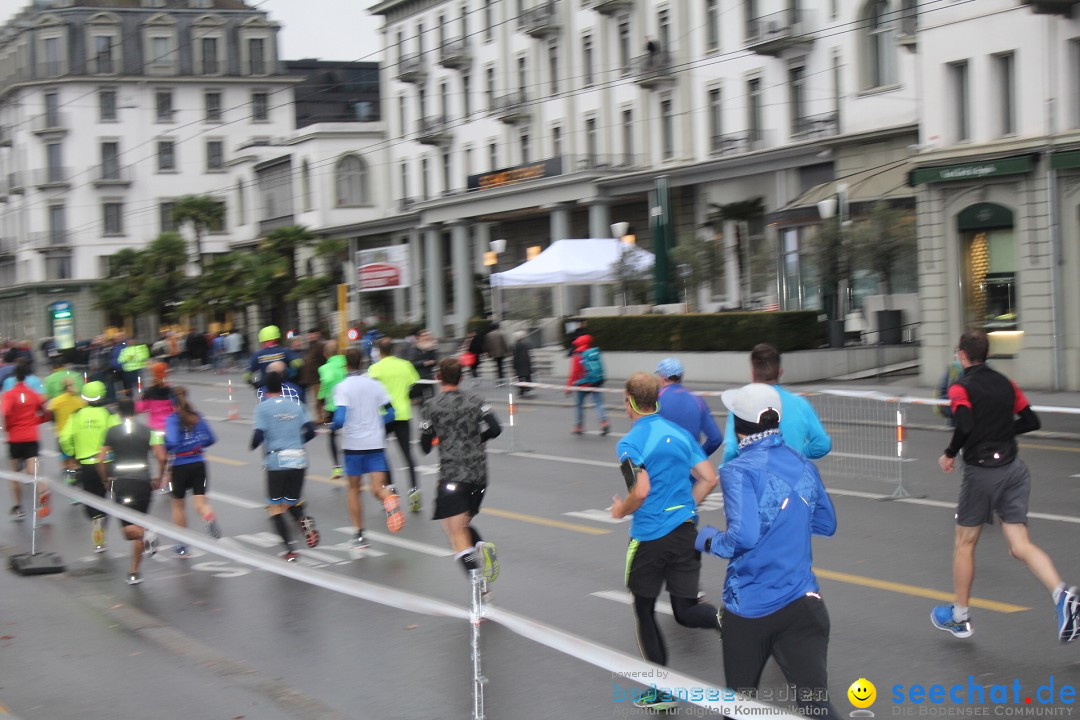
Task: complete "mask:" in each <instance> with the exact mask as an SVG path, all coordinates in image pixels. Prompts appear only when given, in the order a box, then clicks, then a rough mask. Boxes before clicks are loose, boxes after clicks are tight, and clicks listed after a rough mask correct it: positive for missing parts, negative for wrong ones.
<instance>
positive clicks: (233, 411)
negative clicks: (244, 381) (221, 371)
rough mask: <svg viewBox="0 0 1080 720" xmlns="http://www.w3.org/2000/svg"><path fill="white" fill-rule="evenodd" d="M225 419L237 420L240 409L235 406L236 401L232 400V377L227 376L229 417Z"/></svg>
mask: <svg viewBox="0 0 1080 720" xmlns="http://www.w3.org/2000/svg"><path fill="white" fill-rule="evenodd" d="M227 419H228V420H239V419H240V409H239V408H237V407H236V403H235V402H233V393H232V378H229V417H228V418H227Z"/></svg>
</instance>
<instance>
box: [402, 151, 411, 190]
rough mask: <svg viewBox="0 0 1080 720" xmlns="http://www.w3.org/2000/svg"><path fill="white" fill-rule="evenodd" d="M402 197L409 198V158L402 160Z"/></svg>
mask: <svg viewBox="0 0 1080 720" xmlns="http://www.w3.org/2000/svg"><path fill="white" fill-rule="evenodd" d="M401 198H402V199H403V200H408V199H411V198H409V163H408V161H407V160H402V161H401Z"/></svg>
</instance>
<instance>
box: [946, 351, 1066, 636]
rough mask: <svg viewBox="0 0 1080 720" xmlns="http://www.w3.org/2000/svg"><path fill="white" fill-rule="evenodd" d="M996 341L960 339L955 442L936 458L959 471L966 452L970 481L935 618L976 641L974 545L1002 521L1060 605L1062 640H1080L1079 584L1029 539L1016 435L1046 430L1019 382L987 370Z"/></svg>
mask: <svg viewBox="0 0 1080 720" xmlns="http://www.w3.org/2000/svg"><path fill="white" fill-rule="evenodd" d="M989 349H990V341H989V340H988V338H987V335H986V332H985V331H984V330H968V331H967V332H965V333H964V334H963V335H961V336H960V342H959V344H958V346H957V349H956V357H957V359H958V360H959V361H960V364H961V365H962V366H963V367H964V374H963V375H961V376H960V378H959V379H958V380H957V381H956V382H955V383H953V384H952V385H951V386H949V389H948V392H949V406H950V408H951V410H952V415H953V422H954V423H955V428H954V429H953V435H952V442H950V443H949V447H947V448H945V452H944V454H942V456H941V457H940V458H938V465H939V466H940V467H941V469H942V470H944V471H945V472H947V473H950V472H952V471H953V469H954V468H955V467H956V456H957V455H958V454H960V453H961V452H963V457H964V477H963V480H962V481H961V484H960V500H959V501H958V502H957V506H956V535H955V538H954V544H953V590H954V591H955V593H956V598H955V600H954V602H953V603H952V604H951V605H938V606H937V607H935V608H934V610H933V612H932V613H931V614H930V621H931V622H932V623H933V624H934V627H936V628H938V629H939V630H945V631H946V632H950V633H952V634H953V635H955V636H956V637H959V638H966V637H971V633H972V627H971V614H970V611H969V609H968V608H969V603H970V598H971V585H972V583H974V581H975V545H976V544H977V543H978V542H979V535H980V533H981V532H982V526H983V525H990V524H992V523H993V522H994V514H995V513H996V514H997V515H998V517H999V518H1001V534H1002V535H1004V536H1005V542H1006V543H1007V544H1008V546H1009V554H1010V555H1012V556H1013V557H1014V558H1016V559H1017V560H1020V561H1021V562H1022V563H1024V564H1025V565H1027V567H1028V570H1030V571H1031V572H1032V574H1033V575H1034V576H1035V577H1036V578H1038V579H1039V580H1040V581H1041V582H1042V584H1043V585H1044V586H1046V589H1047V590H1049V591H1050V597H1051V598H1052V599H1053V601H1054V606H1055V608H1056V610H1057V632H1058V639H1059V640H1061V642H1063V643H1069V642H1073V641H1074V640H1076V639H1077V638H1080V598H1078V596H1077V589H1076V587H1075V586H1072V587H1066V586H1065V583H1064V582H1062V580H1061V576H1060V575H1058V572H1057V569H1056V568H1055V567H1054V562H1053V561H1052V560H1051V559H1050V556H1049V555H1047V554H1046V552H1044V551H1043V550H1042V549H1041V548H1040V547H1039V546H1037V545H1036V544H1035V543H1033V542H1031V538H1030V537H1029V536H1028V527H1027V513H1028V496H1029V495H1030V493H1031V476H1030V475H1029V474H1028V469H1027V465H1025V464H1024V461H1023V460H1021V459H1020V458H1019V457H1018V448H1017V445H1016V436H1017V435H1021V434H1023V433H1026V432H1031V431H1032V430H1038V429H1039V427H1040V423H1039V417H1038V416H1037V415H1036V414H1035V412H1034V411H1033V410H1032V409H1031V405H1030V404H1029V403H1028V401H1027V398H1026V397H1025V396H1024V393H1023V391H1022V390H1021V389H1020V388H1019V386H1017V384H1016V383H1014V382H1013V381H1011V380H1010V379H1009V378H1007V377H1005V376H1004V375H1002V374H1001V373H999V372H997V371H996V370H993V369H991V368H990V367H988V366H987V365H986V355H987V353H988V352H989Z"/></svg>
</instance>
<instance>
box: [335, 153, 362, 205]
mask: <svg viewBox="0 0 1080 720" xmlns="http://www.w3.org/2000/svg"><path fill="white" fill-rule="evenodd" d="M336 179H337V206H338V207H357V206H359V205H366V204H368V200H367V198H368V186H367V185H368V182H367V165H366V164H364V161H363V160H361V159H360V158H358V157H357V156H356V155H346V156H345V157H343V158H341V160H338V164H337V178H336Z"/></svg>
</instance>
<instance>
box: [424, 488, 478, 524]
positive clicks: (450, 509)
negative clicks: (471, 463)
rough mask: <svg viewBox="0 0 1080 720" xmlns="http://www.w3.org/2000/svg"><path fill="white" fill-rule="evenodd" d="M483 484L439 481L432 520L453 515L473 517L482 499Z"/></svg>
mask: <svg viewBox="0 0 1080 720" xmlns="http://www.w3.org/2000/svg"><path fill="white" fill-rule="evenodd" d="M485 490H487V487H486V486H485V485H477V484H476V483H439V494H438V496H436V498H435V514H434V515H432V516H431V519H432V520H442V519H444V518H449V517H454V516H455V515H468V516H469V517H474V516H475V515H476V514H477V513H478V512H480V503H482V502H483V501H484V491H485Z"/></svg>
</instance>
